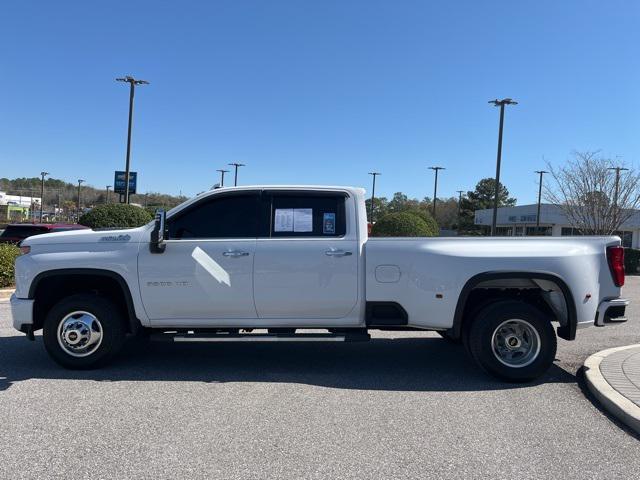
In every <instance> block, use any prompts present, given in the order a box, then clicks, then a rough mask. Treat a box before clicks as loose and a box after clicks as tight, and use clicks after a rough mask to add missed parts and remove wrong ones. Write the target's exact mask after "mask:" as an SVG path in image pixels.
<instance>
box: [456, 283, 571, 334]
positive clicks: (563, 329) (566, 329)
mask: <svg viewBox="0 0 640 480" xmlns="http://www.w3.org/2000/svg"><path fill="white" fill-rule="evenodd" d="M514 279H523V280H546V281H549V282H552V283H553V284H555V285H556V286H557V287H558V289H559V290H560V291H561V292H562V294H563V295H564V300H565V303H566V307H567V320H566V322H565V323H566V324H565V325H560V326H559V327H558V328H557V333H558V336H559V337H560V338H563V339H565V340H574V339H575V338H576V328H577V323H578V314H577V310H576V304H575V301H574V298H573V294H572V293H571V290H570V289H569V287H568V285H567V283H566V282H565V281H564V280H563V279H562V278H560V277H559V276H557V275H554V274H551V273H541V272H484V273H479V274H477V275H474V276H473V277H471V278H470V279H469V280H468V281H467V283H466V284H465V285H464V287H462V290H461V292H460V296H459V297H458V303H457V304H456V310H455V313H454V317H453V327H452V329H451V332H452V336H453V337H454V338H460V336H461V334H462V327H463V322H464V320H465V319H464V312H465V308H466V305H467V300H468V299H469V295H470V294H471V292H472V291H473V290H474V289H475V288H476V287H478V286H479V285H480V284H481V283H483V282H488V281H495V280H514Z"/></svg>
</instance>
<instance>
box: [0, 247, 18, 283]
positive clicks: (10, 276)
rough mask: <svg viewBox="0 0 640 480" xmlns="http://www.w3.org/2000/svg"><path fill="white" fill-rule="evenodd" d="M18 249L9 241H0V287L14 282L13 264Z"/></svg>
mask: <svg viewBox="0 0 640 480" xmlns="http://www.w3.org/2000/svg"><path fill="white" fill-rule="evenodd" d="M18 255H20V249H19V248H18V247H16V246H15V245H13V244H11V243H0V288H4V287H11V286H12V285H14V283H15V270H14V265H15V261H16V258H17V257H18Z"/></svg>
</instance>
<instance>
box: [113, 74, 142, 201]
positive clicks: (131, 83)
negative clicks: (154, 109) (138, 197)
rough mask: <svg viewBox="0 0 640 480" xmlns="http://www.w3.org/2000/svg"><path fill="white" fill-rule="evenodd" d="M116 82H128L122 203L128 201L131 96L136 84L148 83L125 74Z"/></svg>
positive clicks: (131, 115) (131, 120) (131, 116)
mask: <svg viewBox="0 0 640 480" xmlns="http://www.w3.org/2000/svg"><path fill="white" fill-rule="evenodd" d="M116 81H117V82H126V83H128V84H129V128H128V129H127V161H126V165H125V176H124V177H125V178H124V181H125V186H124V203H129V171H130V165H131V128H132V125H133V96H134V94H135V90H136V85H149V82H147V81H146V80H136V79H135V78H133V77H131V76H129V75H127V76H126V77H124V78H116Z"/></svg>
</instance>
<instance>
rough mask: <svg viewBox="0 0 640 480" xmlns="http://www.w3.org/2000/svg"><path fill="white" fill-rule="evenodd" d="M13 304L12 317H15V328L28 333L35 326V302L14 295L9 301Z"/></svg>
mask: <svg viewBox="0 0 640 480" xmlns="http://www.w3.org/2000/svg"><path fill="white" fill-rule="evenodd" d="M9 302H10V303H11V316H12V317H13V328H15V329H16V330H19V331H21V332H22V333H27V332H28V331H30V329H31V326H32V325H33V300H30V299H27V298H18V297H16V294H15V293H14V294H13V295H11V299H10V300H9Z"/></svg>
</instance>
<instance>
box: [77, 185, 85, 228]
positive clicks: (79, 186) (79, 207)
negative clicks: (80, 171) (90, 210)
mask: <svg viewBox="0 0 640 480" xmlns="http://www.w3.org/2000/svg"><path fill="white" fill-rule="evenodd" d="M83 183H84V180H82V179H81V178H79V179H78V220H79V219H80V187H81V185H82V184H83Z"/></svg>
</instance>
